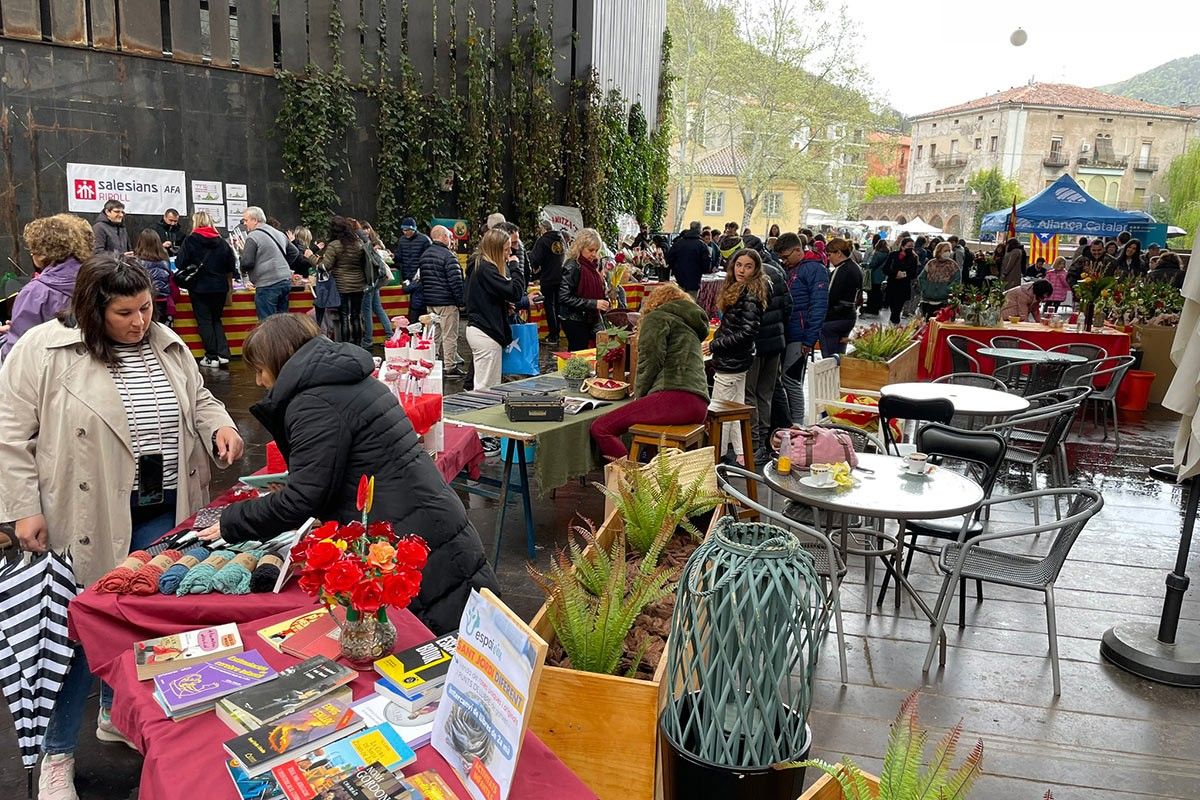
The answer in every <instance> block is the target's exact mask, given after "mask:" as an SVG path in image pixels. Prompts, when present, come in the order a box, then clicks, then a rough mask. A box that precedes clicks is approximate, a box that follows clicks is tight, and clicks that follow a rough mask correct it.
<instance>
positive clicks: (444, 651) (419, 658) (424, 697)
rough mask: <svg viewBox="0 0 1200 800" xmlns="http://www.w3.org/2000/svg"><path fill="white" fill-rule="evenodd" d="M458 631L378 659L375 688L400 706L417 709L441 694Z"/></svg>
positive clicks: (435, 700) (434, 700) (425, 705)
mask: <svg viewBox="0 0 1200 800" xmlns="http://www.w3.org/2000/svg"><path fill="white" fill-rule="evenodd" d="M457 643H458V631H454V632H452V633H447V634H445V635H444V636H439V637H438V638H436V639H431V640H430V641H428V642H424V643H422V644H419V645H417V646H416V647H412V648H409V649H408V650H405V651H403V652H401V653H395V654H393V655H390V656H386V657H384V658H381V659H379V660H378V661H376V662H375V671H376V672H377V673H379V679H378V680H376V681H375V691H376V692H378V693H379V694H380V695H382V696H383V697H386V698H387V699H388V700H390V701H391V702H393V703H395V704H396V705H397V706H399V707H400V708H401V709H403V710H405V711H407V712H409V713H417V712H419V711H420V710H421V709H424V708H426V707H428V706H429V705H431V704H432V703H436V702H437V701H438V700H439V699H440V698H441V696H442V688H443V686H444V685H445V683H446V673H447V672H448V671H449V669H450V661H451V660H452V659H453V658H454V649H455V647H456V646H457Z"/></svg>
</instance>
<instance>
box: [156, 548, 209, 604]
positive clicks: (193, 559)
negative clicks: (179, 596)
mask: <svg viewBox="0 0 1200 800" xmlns="http://www.w3.org/2000/svg"><path fill="white" fill-rule="evenodd" d="M208 556H209V551H208V548H207V547H193V548H192V549H191V550H188V551H187V552H186V553H184V554H183V556H182V557H181V558H180V559H179V560H178V561H176V562H175V563H174V564H172V565H171V566H169V567H167V569H166V571H165V572H163V574H162V577H161V578H159V579H158V591H159V592H160V593H161V594H175V590H176V589H178V588H179V583H180V581H182V580H183V576H184V575H187V574H188V570H190V569H191V568H192V567H194V566H196V565H197V564H199V563H200V562H201V561H203V560H204V559H206V558H208Z"/></svg>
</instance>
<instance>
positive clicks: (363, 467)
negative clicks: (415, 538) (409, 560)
mask: <svg viewBox="0 0 1200 800" xmlns="http://www.w3.org/2000/svg"><path fill="white" fill-rule="evenodd" d="M243 355H244V357H245V359H246V363H247V364H249V365H250V366H252V367H254V369H255V371H256V372H257V377H256V380H257V382H258V385H259V386H262V387H264V388H267V389H269V390H270V391H268V392H267V396H266V397H265V398H263V399H262V400H261V401H260V402H258V403H256V404H255V405H254V406H252V407H251V409H250V410H251V411H252V412H253V413H254V416H256V417H257V418H258V420H259V422H261V423H262V424H263V427H265V428H266V429H267V430H268V431H270V433H271V435H272V436H274V438H275V442H276V444H278V445H279V450H280V452H282V453H283V456H284V458H285V459H287V462H288V480H287V484H286V485H285V486H284V487H283V489H282V490H280V491H278V492H273V493H272V494H269V495H267V496H266V497H260V498H258V499H255V500H247V501H245V502H241V503H234V504H233V505H231V506H228V507H227V508H225V510H224V511H223V512H222V514H221V521H220V522H219V523H218V524H217V525H215V526H213V527H212V528H209V529H207V530H205V531H203V532H202V533H201V538H202V539H206V540H212V539H214V538H216V537H217V536H220V537H222V538H223V539H225V541H227V542H230V543H236V542H244V541H247V540H250V539H260V540H265V539H269V538H271V537H273V536H275V535H277V534H279V533H282V532H284V531H287V530H291V529H293V528H297V527H299V526H300V525H301V524H303V523H304V521H305V520H307V519H308V518H309V517H316V518H317V519H319V520H322V521H329V520H337V521H338V522H343V523H344V522H351V521H353V520H356V519H359V518H360V517H361V515H360V513H359V511H358V510H357V507H356V502H355V501H356V499H357V492H358V481H359V478H360V477H361V476H363V475H373V476H375V503H374V507H373V509H372V511H371V519H372V521H386V522H390V523H392V525H393V526H394V527H395V529H396V532H397V533H398V534H400V535H406V534H410V533H415V534H417V535H419V536H421V537H422V538H424V539H425V541H426V543H428V545H429V548H430V552H429V562H428V563H427V564H426V565H425V569H424V570H423V571H422V578H421V591H420V593H419V594H418V595H417V597H416V598H415V599H414V600H413V601H412V605H411V606H410V607H409V610H411V611H412V612H413V614H415V615H416V616H417V617H418V618H419V619H420V620H421V621H422V622H423V623H425V625H427V626H428V627H429V628H430V629H432V630H433V631H434V632H435V633H439V634H440V633H445V632H447V631H451V630H454V629H455V628H457V627H458V623H459V619H460V618H461V616H462V610H463V608H464V607H465V605H466V602H467V598H468V597H469V596H470V593H471V589H481V588H484V587H487V588H489V589H491V590H492V591H495V592H498V591H499V585H498V583H497V581H496V575H495V573H494V572H492V567H491V565H490V564H489V563H488V561H487V558H485V557H484V554H483V544H482V542H480V540H479V534H478V533H476V532H475V528H473V527H472V526H471V522H470V520H468V519H467V512H466V510H465V509H464V508H463V504H462V501H461V500H459V499H458V495H457V494H455V493H454V491H453V490H451V489H450V487H449V486H447V485H446V482H445V481H444V480H443V479H442V476H441V474H440V473H439V472H438V470H437V467H435V466H434V464H433V461H432V460H431V459H430V458H429V455H428V454H427V453H426V452H425V450H424V448H423V447H422V446H421V445H420V443H419V442H418V440H417V434H416V432H415V431H414V430H413V427H412V424H411V423H410V422H409V421H408V417H407V416H405V414H404V409H402V408H401V407H400V405H399V404H398V403H397V402H396V398H395V396H394V395H393V394H392V393H391V392H389V391H388V389H387V387H386V386H384V385H383V383H381V382H380V381H378V380H376V379H375V378H372V377H371V373H372V372H373V371H374V369H375V364H374V362H372V361H371V355H370V354H369V353H367V352H366V351H365V350H363V349H362V348H360V347H359V346H358V345H356V344H350V343H348V342H331V341H329V340H328V339H326V338H325V337H324V336H321V333H320V331H319V330H318V329H317V326H316V323H314V322H312V321H311V320H309V318H308V317H306V316H304V315H303V314H276V315H275V316H272V317H269V318H267V319H266V320H264V321H263V322H262V324H261V325H259V326H258V328H256V329H255V330H254V332H253V333H251V334H250V336H249V338H247V339H246V344H245V348H244V353H243Z"/></svg>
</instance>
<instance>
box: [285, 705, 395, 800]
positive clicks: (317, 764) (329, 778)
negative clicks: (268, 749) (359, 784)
mask: <svg viewBox="0 0 1200 800" xmlns="http://www.w3.org/2000/svg"><path fill="white" fill-rule="evenodd" d="M416 760H417V756H416V754H415V753H414V752H413V751H412V748H410V747H409V746H408V745H407V744H405V743H404V739H403V738H402V737H401V736H400V734H399V733H397V732H396V729H395V728H393V727H392V726H391V725H389V724H388V723H386V722H385V723H384V724H382V725H376V726H374V727H371V728H367V729H366V730H364V731H360V732H359V733H357V734H354V735H352V736H349V737H346V738H344V739H339V740H338V741H336V742H333V743H332V744H328V745H325V746H324V747H318V748H317V749H315V750H313V751H311V752H308V753H305V754H304V755H302V756H300V757H299V758H294V759H292V760H290V761H286V762H284V763H283V764H280V765H278V766H277V767H275V768H274V769H272V770H271V775H272V776H273V777H274V778H275V780H276V781H278V782H279V788H280V789H281V790H282V791H283V793H284V795H285V796H286V797H287V800H312V799H313V798H314V797H317V796H318V795H321V794H322V793H323V792H325V791H327V790H328V789H329V788H330V787H331V786H333V785H334V784H336V783H337V782H338V781H340V780H342V779H344V778H346V777H347V776H349V775H351V774H353V773H354V771H355V770H357V769H358V768H360V767H364V766H366V765H367V764H371V763H376V762H378V763H380V764H382V765H383V767H384V768H385V769H388V770H398V769H401V768H402V767H406V766H408V765H409V764H411V763H413V762H414V761H416Z"/></svg>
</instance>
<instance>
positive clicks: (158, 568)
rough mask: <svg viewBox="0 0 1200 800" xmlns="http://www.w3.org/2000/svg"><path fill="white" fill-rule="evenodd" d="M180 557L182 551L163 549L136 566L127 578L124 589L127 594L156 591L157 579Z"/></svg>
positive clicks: (152, 592)
mask: <svg viewBox="0 0 1200 800" xmlns="http://www.w3.org/2000/svg"><path fill="white" fill-rule="evenodd" d="M182 557H183V553H181V552H179V551H178V550H171V549H167V550H163V551H162V552H161V553H159V554H158V555H156V556H155V557H154V558H152V559H150V560H149V561H147V562H146V563H145V564H142V566H141V567H139V568H138V571H137V572H135V573H134V574H133V577H132V578H130V579H129V586H128V587H127V588H126V591H127V592H128V593H129V594H154V593H155V592H157V591H158V579H159V578H161V577H162V574H163V572H165V571H166V569H167V567H169V566H171V565H172V564H174V563H175V562H176V561H178V560H179V559H180V558H182Z"/></svg>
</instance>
